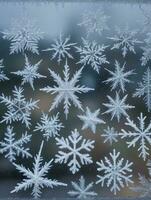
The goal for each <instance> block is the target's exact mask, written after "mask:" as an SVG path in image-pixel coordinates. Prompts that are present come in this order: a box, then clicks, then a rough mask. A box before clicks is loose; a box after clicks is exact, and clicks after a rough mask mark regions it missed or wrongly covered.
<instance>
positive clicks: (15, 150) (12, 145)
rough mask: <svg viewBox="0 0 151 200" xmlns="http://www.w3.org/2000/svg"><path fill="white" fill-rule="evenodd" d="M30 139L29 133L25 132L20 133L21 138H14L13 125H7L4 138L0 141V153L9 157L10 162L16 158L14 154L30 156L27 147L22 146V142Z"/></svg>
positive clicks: (24, 142) (25, 142)
mask: <svg viewBox="0 0 151 200" xmlns="http://www.w3.org/2000/svg"><path fill="white" fill-rule="evenodd" d="M30 140H31V135H28V134H27V132H25V134H22V136H21V138H20V139H18V140H16V139H15V133H14V131H13V127H10V126H8V127H7V131H6V132H5V137H4V140H3V141H1V142H0V153H2V154H4V153H6V154H5V157H6V158H8V159H9V161H10V162H13V161H15V160H16V156H19V155H21V156H22V157H23V158H24V157H26V158H28V157H32V156H31V154H30V153H29V148H24V146H23V145H24V144H27V143H28V142H30Z"/></svg>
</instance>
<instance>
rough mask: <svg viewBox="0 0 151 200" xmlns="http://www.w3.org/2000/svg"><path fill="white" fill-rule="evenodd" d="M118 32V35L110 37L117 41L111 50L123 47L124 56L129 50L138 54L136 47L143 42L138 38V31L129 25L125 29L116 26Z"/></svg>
mask: <svg viewBox="0 0 151 200" xmlns="http://www.w3.org/2000/svg"><path fill="white" fill-rule="evenodd" d="M116 34H117V35H115V36H114V37H109V39H111V40H113V41H114V42H115V44H114V45H113V47H112V48H111V50H113V49H120V48H121V50H122V56H123V57H125V56H126V55H127V53H128V51H130V52H133V53H134V54H136V52H135V48H134V47H135V45H136V44H141V43H142V42H141V41H139V40H137V39H136V35H137V31H132V30H130V29H129V27H128V26H126V27H125V28H124V29H120V28H119V27H116Z"/></svg>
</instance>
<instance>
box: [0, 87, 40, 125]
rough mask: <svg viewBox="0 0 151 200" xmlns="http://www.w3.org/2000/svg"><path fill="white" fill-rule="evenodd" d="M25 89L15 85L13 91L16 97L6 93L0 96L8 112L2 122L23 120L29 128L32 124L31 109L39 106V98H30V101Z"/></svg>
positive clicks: (0, 100) (0, 101)
mask: <svg viewBox="0 0 151 200" xmlns="http://www.w3.org/2000/svg"><path fill="white" fill-rule="evenodd" d="M23 91H24V90H23V88H21V87H19V88H17V87H16V86H15V88H14V90H13V91H12V93H13V96H14V98H12V97H11V96H5V95H4V94H2V95H1V96H0V103H4V104H5V105H6V106H7V112H6V113H5V114H4V116H3V120H2V121H1V122H6V124H8V123H12V122H14V121H21V122H22V123H24V124H25V125H26V127H27V128H29V126H30V124H31V122H30V115H31V111H32V110H34V109H35V108H38V106H37V103H38V101H39V100H37V101H33V100H32V99H30V100H29V101H26V99H25V97H24V95H23Z"/></svg>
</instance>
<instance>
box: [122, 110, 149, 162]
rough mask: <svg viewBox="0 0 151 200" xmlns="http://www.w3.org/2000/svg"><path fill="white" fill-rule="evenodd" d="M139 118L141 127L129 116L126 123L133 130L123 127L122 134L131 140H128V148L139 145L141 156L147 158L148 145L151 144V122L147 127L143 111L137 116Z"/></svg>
mask: <svg viewBox="0 0 151 200" xmlns="http://www.w3.org/2000/svg"><path fill="white" fill-rule="evenodd" d="M137 119H138V121H139V127H137V125H136V124H135V123H134V122H133V121H132V120H131V119H130V118H129V117H128V118H127V122H126V123H125V125H126V126H129V127H131V128H132V131H126V130H124V129H122V132H121V133H120V135H121V138H122V139H124V138H127V139H129V140H130V141H128V142H127V144H128V148H129V147H135V146H136V145H138V152H139V157H142V158H143V159H144V160H146V158H147V156H148V155H149V147H148V145H151V123H149V125H148V126H146V128H145V119H146V116H145V117H143V114H142V113H140V117H137Z"/></svg>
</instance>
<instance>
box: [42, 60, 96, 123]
mask: <svg viewBox="0 0 151 200" xmlns="http://www.w3.org/2000/svg"><path fill="white" fill-rule="evenodd" d="M82 69H83V68H81V69H79V70H78V71H77V72H76V73H75V74H74V75H73V77H72V78H71V79H70V73H69V66H68V64H67V61H66V64H65V66H64V70H63V74H64V79H62V78H61V77H60V76H59V75H58V74H56V73H55V72H54V71H52V70H51V69H49V72H50V74H51V76H52V78H53V79H54V81H55V82H56V84H57V86H56V85H55V86H53V87H51V86H47V87H45V88H42V89H41V90H42V91H45V92H47V93H51V94H56V93H58V94H57V95H56V97H55V99H54V102H53V103H52V106H51V108H50V110H52V109H54V108H57V107H58V105H59V104H60V103H61V101H64V113H65V115H66V119H67V117H68V114H69V107H70V106H71V103H70V101H71V102H73V104H74V106H75V107H77V108H79V109H81V110H83V109H82V105H81V102H80V100H79V98H78V97H77V96H76V94H75V93H77V94H78V93H79V94H80V93H87V92H88V91H91V90H93V89H92V88H88V87H85V86H80V85H77V82H78V81H79V79H80V77H81V73H82Z"/></svg>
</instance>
